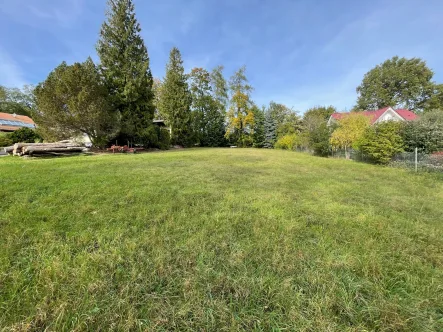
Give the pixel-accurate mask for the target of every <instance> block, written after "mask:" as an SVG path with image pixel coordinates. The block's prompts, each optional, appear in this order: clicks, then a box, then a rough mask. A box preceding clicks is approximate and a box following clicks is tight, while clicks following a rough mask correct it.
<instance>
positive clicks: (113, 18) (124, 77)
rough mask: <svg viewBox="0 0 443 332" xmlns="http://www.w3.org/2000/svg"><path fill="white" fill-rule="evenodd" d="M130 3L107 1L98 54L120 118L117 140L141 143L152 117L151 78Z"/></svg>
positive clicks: (112, 100)
mask: <svg viewBox="0 0 443 332" xmlns="http://www.w3.org/2000/svg"><path fill="white" fill-rule="evenodd" d="M140 32H141V29H140V25H139V24H138V22H137V19H136V18H135V9H134V4H133V2H132V0H108V12H107V20H106V21H105V22H104V23H103V25H102V28H101V31H100V39H99V41H98V44H97V52H98V55H99V56H100V62H101V63H100V71H101V74H102V76H103V78H104V81H105V85H106V87H107V89H108V94H109V96H110V101H111V104H112V106H113V108H114V109H115V111H116V112H118V113H120V116H121V133H120V137H121V138H125V139H129V140H131V141H140V139H141V135H142V132H143V131H145V130H146V129H147V128H148V127H149V126H151V125H152V119H153V117H154V109H155V107H154V94H153V91H152V84H153V78H152V74H151V70H150V68H149V56H148V51H147V49H146V46H145V44H144V41H143V39H142V37H141V35H140Z"/></svg>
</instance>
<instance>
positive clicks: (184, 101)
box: [159, 47, 194, 146]
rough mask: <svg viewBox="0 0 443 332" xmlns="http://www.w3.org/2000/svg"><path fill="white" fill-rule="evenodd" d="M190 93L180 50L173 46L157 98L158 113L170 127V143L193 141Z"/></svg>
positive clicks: (190, 143)
mask: <svg viewBox="0 0 443 332" xmlns="http://www.w3.org/2000/svg"><path fill="white" fill-rule="evenodd" d="M191 101H192V99H191V93H190V91H189V86H188V82H187V75H186V74H185V70H184V68H183V61H182V58H181V54H180V51H179V50H178V48H176V47H174V48H173V49H172V50H171V53H170V55H169V63H168V64H167V66H166V77H165V79H164V82H163V86H162V93H161V95H160V100H159V108H160V113H161V114H163V115H165V116H166V120H167V122H168V124H169V126H170V127H171V143H172V144H178V145H183V146H190V145H192V144H193V143H194V137H193V133H192V128H191V123H192V114H191Z"/></svg>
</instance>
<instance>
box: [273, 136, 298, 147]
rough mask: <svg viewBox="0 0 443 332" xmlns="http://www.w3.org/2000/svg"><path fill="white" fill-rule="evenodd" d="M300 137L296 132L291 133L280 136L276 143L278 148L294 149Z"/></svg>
mask: <svg viewBox="0 0 443 332" xmlns="http://www.w3.org/2000/svg"><path fill="white" fill-rule="evenodd" d="M297 143H298V139H297V135H296V134H290V135H285V136H282V137H280V138H279V139H278V140H277V142H276V143H275V146H274V147H275V148H276V149H281V150H294V148H296V147H297Z"/></svg>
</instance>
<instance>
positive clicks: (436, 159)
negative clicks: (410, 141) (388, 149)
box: [390, 152, 443, 172]
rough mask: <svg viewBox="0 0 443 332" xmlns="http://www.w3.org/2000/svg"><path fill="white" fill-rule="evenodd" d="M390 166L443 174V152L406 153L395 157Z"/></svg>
mask: <svg viewBox="0 0 443 332" xmlns="http://www.w3.org/2000/svg"><path fill="white" fill-rule="evenodd" d="M390 165H391V166H396V167H403V168H410V169H415V170H416V171H434V172H443V152H437V153H433V154H426V153H422V152H417V153H415V152H404V153H400V154H398V155H396V156H394V157H393V158H392V161H391V163H390Z"/></svg>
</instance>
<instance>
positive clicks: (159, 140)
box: [141, 125, 171, 150]
mask: <svg viewBox="0 0 443 332" xmlns="http://www.w3.org/2000/svg"><path fill="white" fill-rule="evenodd" d="M141 141H142V143H143V146H144V147H145V148H158V149H161V150H167V149H169V147H170V146H171V135H170V134H169V131H168V130H167V129H165V128H160V127H158V126H155V125H152V126H149V127H148V128H147V129H145V130H144V131H143V133H142V137H141Z"/></svg>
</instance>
